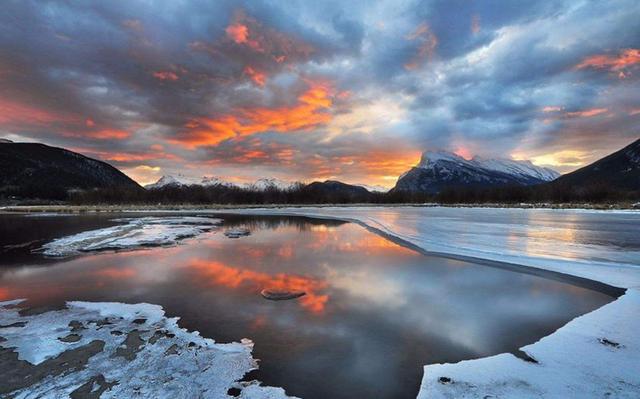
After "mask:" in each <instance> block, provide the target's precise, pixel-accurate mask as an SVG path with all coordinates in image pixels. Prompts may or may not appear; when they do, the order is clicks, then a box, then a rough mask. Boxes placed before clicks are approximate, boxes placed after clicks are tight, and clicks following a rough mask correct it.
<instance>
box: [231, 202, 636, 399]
mask: <svg viewBox="0 0 640 399" xmlns="http://www.w3.org/2000/svg"><path fill="white" fill-rule="evenodd" d="M229 212H231V213H245V214H280V215H301V216H310V217H319V218H334V219H340V220H345V221H351V222H356V223H359V224H362V225H364V226H366V227H367V228H369V229H371V230H374V231H376V232H378V233H381V234H384V235H387V236H389V237H391V238H393V239H396V240H398V241H402V242H403V243H405V244H408V245H410V246H414V247H416V248H419V249H421V250H423V251H425V252H430V253H434V254H442V255H446V256H459V257H463V258H475V259H481V260H491V261H495V262H502V263H509V264H511V265H513V266H516V267H517V266H518V265H523V266H528V267H532V268H537V269H541V270H549V271H554V272H560V273H563V274H567V275H572V276H577V277H582V278H587V279H591V280H594V281H599V282H602V283H605V284H609V285H612V286H616V287H621V288H627V291H626V293H625V294H624V295H623V296H621V297H620V298H619V299H617V300H616V301H614V302H612V303H610V304H608V305H605V306H603V307H601V308H600V309H597V310H595V311H593V312H591V313H588V314H586V315H583V316H581V317H578V318H576V319H574V320H573V321H571V322H569V323H568V324H567V325H565V326H563V327H561V328H560V329H558V330H557V331H556V332H554V333H553V334H551V335H549V336H547V337H545V338H543V339H541V340H540V341H538V342H536V343H533V344H530V345H527V346H525V347H523V348H521V350H522V351H523V352H525V353H526V354H528V355H529V356H530V357H531V358H532V359H531V360H533V361H525V360H523V359H520V358H517V357H515V356H513V355H512V354H507V353H505V354H500V355H496V356H491V357H487V358H482V359H475V360H467V361H462V362H459V363H456V364H435V365H428V366H425V368H424V377H423V381H422V385H421V388H420V391H419V393H418V398H490V397H491V398H529V397H545V398H569V397H578V398H580V397H582V398H591V397H616V398H637V397H640V335H639V334H638V331H640V253H639V252H638V251H637V249H634V248H637V247H638V246H637V244H638V241H637V240H638V237H640V213H639V212H602V211H587V210H540V209H534V210H527V209H499V210H497V209H486V208H465V209H455V208H453V209H452V208H417V207H405V208H379V207H376V208H353V207H349V208H338V207H334V208H282V209H277V210H273V209H248V210H242V211H239V210H233V211H229ZM590 229H597V230H598V233H599V234H598V235H594V236H593V237H599V238H592V237H590V236H589V234H588V233H589V230H590ZM603 230H607V232H608V233H610V238H609V239H606V237H607V235H606V234H600V233H602V231H603ZM602 237H605V238H602ZM624 237H627V241H631V242H625V238H624ZM603 240H604V242H602V241H603Z"/></svg>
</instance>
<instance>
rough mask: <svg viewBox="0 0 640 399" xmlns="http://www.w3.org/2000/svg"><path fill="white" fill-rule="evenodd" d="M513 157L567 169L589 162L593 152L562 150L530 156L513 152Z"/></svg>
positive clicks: (540, 164)
mask: <svg viewBox="0 0 640 399" xmlns="http://www.w3.org/2000/svg"><path fill="white" fill-rule="evenodd" d="M512 157H513V159H515V160H525V159H529V160H531V162H533V164H535V165H539V166H550V167H553V168H556V169H558V170H560V171H567V170H573V169H576V168H578V167H581V166H584V165H586V164H588V163H589V162H590V161H591V158H592V157H593V152H592V151H581V150H562V151H556V152H552V153H548V154H542V155H537V156H528V155H526V154H521V153H514V154H512Z"/></svg>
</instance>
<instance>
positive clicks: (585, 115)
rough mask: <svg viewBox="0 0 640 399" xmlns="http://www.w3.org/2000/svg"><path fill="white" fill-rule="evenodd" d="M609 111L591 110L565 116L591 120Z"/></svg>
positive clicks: (568, 113) (602, 109)
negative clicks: (590, 118)
mask: <svg viewBox="0 0 640 399" xmlns="http://www.w3.org/2000/svg"><path fill="white" fill-rule="evenodd" d="M607 111H608V109H607V108H591V109H585V110H582V111H575V112H566V113H565V114H564V115H565V116H567V117H569V118H589V117H592V116H597V115H601V114H604V113H605V112H607Z"/></svg>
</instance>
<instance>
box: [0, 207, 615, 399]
mask: <svg viewBox="0 0 640 399" xmlns="http://www.w3.org/2000/svg"><path fill="white" fill-rule="evenodd" d="M0 218H1V217H0ZM110 218H113V216H110ZM106 220H107V219H106V217H104V219H103V221H104V222H105V223H109V222H106ZM14 222H15V223H19V220H18V221H14ZM94 222H95V221H94ZM28 223H30V224H33V222H32V221H29V222H28ZM64 223H65V221H63V220H59V221H57V222H56V223H55V224H50V226H59V225H61V224H64ZM66 223H70V224H73V223H75V220H74V219H73V218H70V219H67V220H66ZM98 224H99V223H98ZM46 226H47V224H46V223H45V224H43V225H42V226H40V228H41V229H44V230H45V232H43V233H39V234H45V233H47V232H46V229H47V227H46ZM239 226H244V227H248V228H249V229H251V230H252V234H251V236H249V237H243V238H240V239H229V238H227V237H225V236H224V235H223V234H221V232H215V231H214V232H211V233H207V234H205V235H203V236H200V237H199V238H198V239H194V240H190V241H186V242H185V243H184V244H183V245H179V246H176V247H172V248H154V249H146V250H141V251H133V252H122V253H102V254H99V255H93V256H84V257H79V258H74V259H68V260H62V261H60V260H56V261H52V262H53V263H51V264H48V265H46V266H33V265H32V264H35V263H38V262H40V259H39V258H37V257H36V258H33V256H34V255H29V256H31V258H28V259H29V261H30V263H29V264H28V265H23V266H20V267H18V266H17V265H18V264H24V261H23V259H25V256H27V255H25V254H20V255H16V258H14V259H12V258H7V257H5V258H4V261H6V262H7V263H8V264H11V265H13V266H12V267H11V268H4V269H2V272H1V274H0V298H3V299H9V298H16V297H26V298H29V301H30V302H31V303H32V304H33V305H41V304H60V303H62V302H64V301H65V300H91V301H122V302H150V303H158V304H161V305H162V306H164V307H165V309H166V310H167V313H168V314H169V315H172V316H180V317H181V322H180V323H181V325H182V326H183V327H186V328H188V329H192V330H198V331H200V332H201V333H202V334H203V335H205V336H209V337H212V338H214V339H216V340H218V341H231V340H238V339H240V338H243V337H248V338H251V339H253V340H254V341H255V343H256V346H255V356H256V357H257V358H259V359H262V362H261V366H260V367H261V368H260V370H259V372H258V373H257V375H256V376H255V377H256V378H258V379H260V380H263V381H265V382H266V383H267V384H270V385H277V386H283V387H285V388H286V389H287V392H288V393H290V394H293V395H297V396H301V397H304V398H311V399H313V398H327V397H331V398H354V397H376V398H387V397H389V398H404V397H407V398H409V397H411V398H413V397H415V395H416V393H417V391H418V387H419V384H420V379H421V376H422V365H423V364H427V363H441V362H456V361H460V360H463V359H469V358H475V357H481V356H488V355H492V354H497V353H501V352H505V351H512V352H513V351H516V349H517V348H519V347H520V346H522V345H525V344H528V343H531V342H534V341H536V340H537V339H539V338H540V337H542V336H544V335H547V334H549V333H551V332H552V331H553V330H555V329H556V328H558V327H559V326H561V325H562V324H564V323H566V322H567V321H569V320H570V319H572V318H573V317H575V316H578V315H580V314H583V313H586V312H588V311H590V310H592V309H595V308H596V307H598V306H601V305H602V304H604V303H606V302H607V301H609V300H610V298H609V297H607V296H606V295H603V294H600V293H597V292H593V291H589V290H586V289H583V288H579V287H574V286H571V285H568V284H563V283H559V282H556V281H550V280H545V279H542V278H540V277H535V276H530V275H525V274H519V273H514V272H510V271H506V270H501V269H495V268H491V267H486V266H479V265H474V264H470V263H465V262H460V261H454V260H449V259H442V258H437V257H426V256H422V255H420V254H417V253H415V252H412V251H410V250H407V249H405V248H403V247H400V246H398V245H396V244H394V243H392V242H390V241H388V240H385V239H383V238H382V237H380V236H377V235H374V234H372V233H369V232H367V231H366V230H365V229H363V228H361V227H359V226H357V225H353V224H344V223H334V222H328V221H318V220H311V219H303V218H282V217H270V218H251V217H236V216H225V226H224V227H239ZM32 227H34V226H33V225H32ZM56 228H57V227H56ZM69 229H71V228H70V227H67V230H69ZM47 234H48V233H47ZM28 238H29V237H25V239H28ZM16 259H18V260H16ZM263 288H280V289H283V288H286V289H296V290H304V291H306V293H307V295H306V296H304V297H302V298H299V299H297V300H292V301H281V302H273V301H267V300H265V299H263V298H262V297H261V296H260V295H259V292H260V290H261V289H263Z"/></svg>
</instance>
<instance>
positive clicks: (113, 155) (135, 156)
mask: <svg viewBox="0 0 640 399" xmlns="http://www.w3.org/2000/svg"><path fill="white" fill-rule="evenodd" d="M70 149H71V150H72V151H75V152H79V153H81V154H85V155H91V156H92V157H96V158H99V159H102V160H103V161H115V162H142V161H149V160H154V159H170V160H174V161H181V160H182V159H181V158H180V157H178V156H177V155H174V154H169V153H166V152H163V151H155V152H142V153H141V152H137V153H132V152H109V151H99V150H94V149H91V148H81V147H73V148H70Z"/></svg>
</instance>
